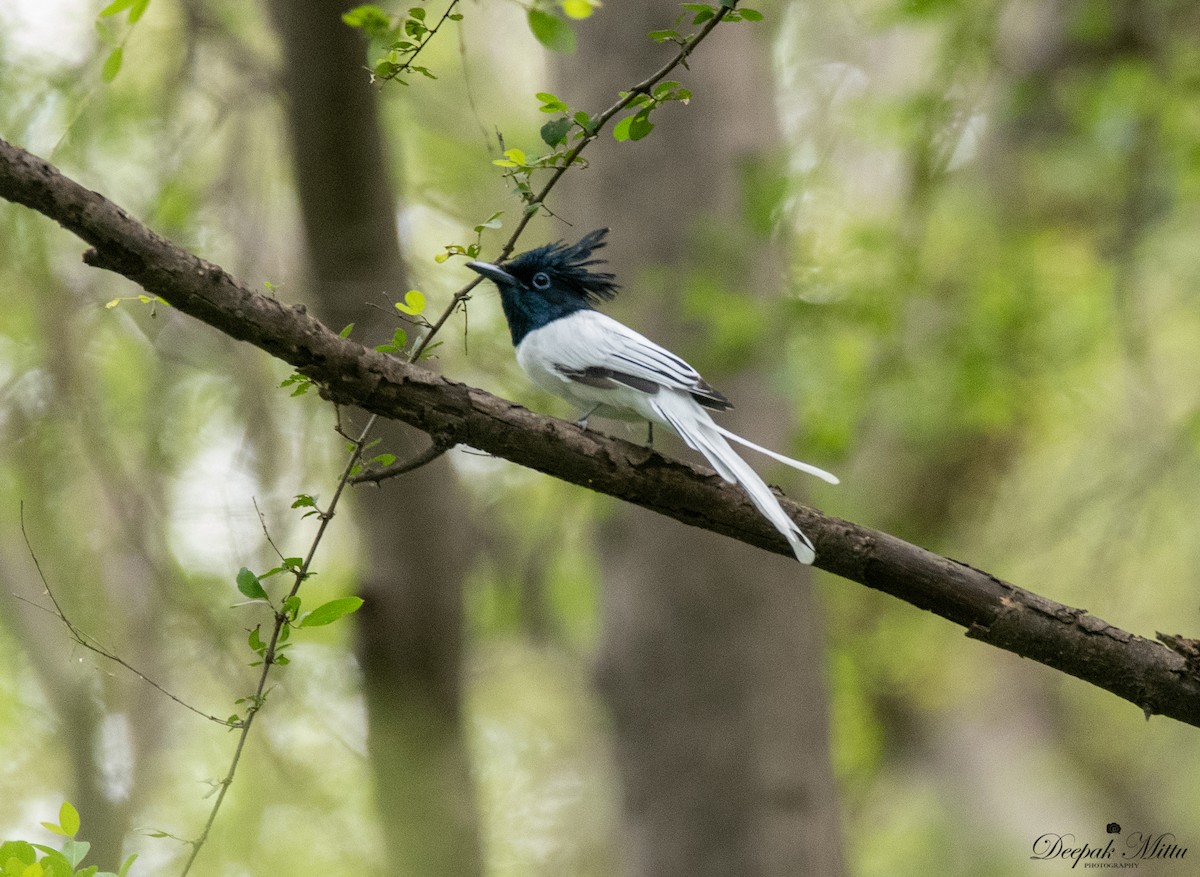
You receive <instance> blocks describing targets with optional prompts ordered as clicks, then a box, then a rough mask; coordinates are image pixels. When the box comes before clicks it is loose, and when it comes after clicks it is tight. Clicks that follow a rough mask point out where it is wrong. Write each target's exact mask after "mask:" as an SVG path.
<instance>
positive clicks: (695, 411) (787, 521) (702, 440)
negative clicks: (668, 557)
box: [651, 391, 837, 563]
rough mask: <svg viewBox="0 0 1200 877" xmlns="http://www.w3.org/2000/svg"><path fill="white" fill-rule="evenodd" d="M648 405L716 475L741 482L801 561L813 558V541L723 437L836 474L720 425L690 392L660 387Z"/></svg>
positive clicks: (807, 469) (813, 471)
mask: <svg viewBox="0 0 1200 877" xmlns="http://www.w3.org/2000/svg"><path fill="white" fill-rule="evenodd" d="M651 406H652V407H653V408H654V409H655V411H657V412H658V413H659V414H660V415H661V416H662V420H663V422H664V423H665V424H666V425H667V426H669V427H671V429H673V430H675V432H677V433H678V434H679V437H680V438H681V439H683V441H684V443H685V444H686V445H687V446H688V447H689V448H691V449H692V450H694V451H699V452H700V453H701V454H703V455H704V457H705V459H707V460H708V462H709V463H711V464H712V467H713V468H714V469H716V470H717V474H718V475H720V476H721V477H722V478H724V479H725V480H726V481H730V482H733V483H735V484H739V485H741V488H742V490H744V491H745V492H746V496H748V497H749V498H750V502H751V503H753V504H754V507H755V508H756V509H758V511H759V512H760V513H761V514H762V516H763V517H764V518H766V519H767V520H768V521H770V522H771V525H772V526H773V527H774V528H775V529H776V530H778V531H779V532H780V533H782V534H783V535H784V537H785V538H786V539H787V540H788V543H789V544H790V545H791V546H792V553H794V554H795V555H796V559H797V560H798V561H800V562H801V563H812V562H813V560H814V559H815V558H816V551H815V550H814V549H813V544H812V542H810V541H809V539H808V537H807V536H805V535H804V533H803V532H802V531H801V530H800V528H799V527H798V526H797V525H796V523H795V521H793V520H792V519H791V518H789V517H788V516H787V513H786V512H784V510H783V507H782V506H781V505H780V504H779V500H778V499H776V498H775V494H774V493H772V492H771V488H770V487H768V486H767V484H766V482H765V481H763V480H762V478H760V477H759V475H758V473H757V472H755V471H754V470H753V469H752V468H750V464H749V463H747V462H746V461H745V460H743V459H742V458H741V457H740V456H738V454H737V452H736V451H735V450H734V449H733V448H731V447H730V446H729V442H727V441H726V440H725V439H726V438H730V439H733V440H734V441H736V442H739V443H741V444H743V445H746V446H747V447H749V448H753V449H754V450H756V451H761V452H762V453H764V454H766V455H767V456H769V457H773V458H774V459H776V460H779V461H780V462H781V463H787V464H788V465H789V466H794V467H795V468H797V469H800V470H801V471H803V472H809V473H810V474H813V475H816V476H817V477H818V478H824V479H825V480H826V481H829V482H831V483H832V484H837V478H835V477H834V476H832V475H830V474H829V473H828V472H826V471H824V470H822V469H818V468H817V467H815V466H809V465H808V464H807V463H801V462H800V461H799V460H793V459H792V458H790V457H785V456H783V455H782V454H777V453H775V452H774V451H769V450H767V449H766V448H763V447H759V446H758V445H756V444H754V443H753V442H750V441H747V440H746V439H744V438H742V437H741V436H738V435H736V434H734V433H732V432H729V431H728V430H726V429H722V428H721V427H720V426H718V425H717V424H716V422H715V421H714V420H713V419H712V418H711V417H710V416H709V414H708V412H707V411H705V410H704V409H703V408H701V407H700V406H699V405H697V404H696V402H695V400H693V399H692V398H691V397H690V396H687V395H685V394H683V393H677V392H662V391H660V392H659V393H657V394H656V395H655V397H654V399H653V401H652V402H651Z"/></svg>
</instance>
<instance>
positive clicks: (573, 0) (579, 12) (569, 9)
mask: <svg viewBox="0 0 1200 877" xmlns="http://www.w3.org/2000/svg"><path fill="white" fill-rule="evenodd" d="M562 10H563V12H564V13H566V16H567V18H590V17H591V15H592V13H593V12H595V11H596V6H595V5H594V4H593V3H591V2H590V0H562Z"/></svg>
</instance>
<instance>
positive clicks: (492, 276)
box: [467, 228, 618, 345]
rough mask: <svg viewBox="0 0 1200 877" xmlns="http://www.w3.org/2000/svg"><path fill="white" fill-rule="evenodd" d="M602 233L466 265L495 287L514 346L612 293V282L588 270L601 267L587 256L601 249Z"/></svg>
mask: <svg viewBox="0 0 1200 877" xmlns="http://www.w3.org/2000/svg"><path fill="white" fill-rule="evenodd" d="M607 234H608V229H607V228H600V229H597V230H596V231H593V232H591V233H589V234H587V235H585V236H584V237H583V239H582V240H580V241H579V242H578V243H576V244H570V245H568V244H564V243H563V242H562V241H558V242H556V243H553V244H546V245H545V246H543V247H538V248H537V249H536V250H529V251H528V252H525V253H521V254H520V255H519V256H514V257H513V258H511V259H509V260H508V261H507V262H504V263H503V264H500V265H493V264H491V263H489V262H468V263H467V267H468V268H470V269H471V270H472V271H477V272H479V273H480V274H482V275H483V276H484V277H486V278H488V279H489V280H491V281H492V282H494V283H495V284H496V288H497V289H499V290H500V303H501V305H502V306H503V307H504V316H505V317H506V318H507V319H508V328H509V330H510V331H511V332H512V339H513V344H514V345H516V344H520V343H521V340H522V339H523V338H524V337H525V336H526V335H527V334H529V333H530V332H532V331H533V330H534V329H540V328H541V327H542V326H544V325H546V324H547V323H551V322H553V321H554V320H557V319H559V318H560V317H565V316H567V315H568V314H572V313H574V312H575V311H580V310H585V309H589V308H591V307H592V306H593V305H595V304H598V303H599V302H602V301H608V300H609V299H611V298H613V297H614V296H615V295H616V294H617V290H618V286H617V284H616V278H615V277H613V275H612V274H609V273H607V272H603V271H591V270H589V269H590V268H591V267H592V266H593V265H602V264H604V260H603V259H593V258H592V253H593V252H595V251H596V250H598V249H600V248H601V247H603V246H604V243H605V241H604V236H605V235H607Z"/></svg>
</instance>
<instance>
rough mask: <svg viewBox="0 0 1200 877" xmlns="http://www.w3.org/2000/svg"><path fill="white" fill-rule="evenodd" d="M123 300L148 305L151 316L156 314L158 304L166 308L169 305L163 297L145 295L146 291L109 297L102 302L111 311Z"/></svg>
mask: <svg viewBox="0 0 1200 877" xmlns="http://www.w3.org/2000/svg"><path fill="white" fill-rule="evenodd" d="M123 301H136V302H140V303H141V304H144V305H150V316H151V317H157V316H158V306H159V305H162V306H163V307H168V308H169V307H170V306H171V303H170V302H169V301H167V300H166V299H165V298H159V297H158V296H157V295H147V294H146V293H144V292H142V293H139V294H137V295H122V296H119V297H117V298H110V299H109V300H108V301H106V302H105V303H104V307H105V308H107V309H108V310H110V311H111V310H112V309H113V308H115V307H117V306H119V305H120V304H121V302H123Z"/></svg>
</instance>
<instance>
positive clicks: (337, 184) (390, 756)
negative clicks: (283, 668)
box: [271, 0, 482, 877]
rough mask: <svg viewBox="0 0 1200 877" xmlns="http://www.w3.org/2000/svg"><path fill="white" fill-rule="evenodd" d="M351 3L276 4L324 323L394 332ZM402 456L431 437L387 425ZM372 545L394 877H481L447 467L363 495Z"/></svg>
mask: <svg viewBox="0 0 1200 877" xmlns="http://www.w3.org/2000/svg"><path fill="white" fill-rule="evenodd" d="M353 5H354V4H353V3H348V2H345V0H303V2H288V0H272V4H271V8H272V12H273V13H274V17H275V22H276V26H277V27H278V29H279V31H280V34H281V35H282V38H283V41H284V44H285V69H284V84H285V87H286V89H287V94H288V97H289V99H290V104H289V117H288V118H289V124H290V129H291V137H292V148H293V153H294V160H295V164H296V182H297V187H298V191H299V195H300V203H301V208H302V211H303V221H304V227H305V232H306V236H307V241H308V252H309V260H310V268H311V271H312V288H313V290H314V292H315V294H316V297H317V301H318V303H319V308H320V311H321V316H322V318H323V319H324V320H325V321H327V322H328V323H329V324H330V325H332V326H334V327H337V328H341V327H342V326H343V325H345V324H347V323H350V322H355V323H356V327H357V328H356V330H355V331H356V335H357V336H359V337H368V338H369V337H375V336H379V337H391V334H392V330H393V329H394V326H393V325H392V324H390V323H384V322H383V321H382V320H381V319H380V318H379V317H372V314H374V313H376V312H375V311H374V309H372V308H371V307H370V306H369V305H368V302H375V303H379V302H381V301H382V300H383V299H382V296H383V295H385V294H386V295H387V296H389V297H393V298H400V297H402V296H403V294H404V291H405V290H406V289H407V288H408V287H407V284H406V282H405V269H404V264H403V261H402V259H401V254H400V249H399V243H398V239H397V227H396V219H395V212H396V207H395V203H394V195H393V192H392V190H391V187H390V185H389V182H388V181H389V177H390V173H389V168H388V164H387V160H386V155H385V149H384V143H383V134H382V132H381V129H380V124H379V117H378V110H377V106H376V93H375V91H374V90H373V89H372V88H371V87H369V85H368V82H367V76H366V73H365V71H364V69H363V68H364V65H365V63H366V55H365V48H364V43H363V41H362V40H361V39H360V37H359V35H358V34H357V33H356V32H354V31H352V30H350V29H349V28H347V27H346V26H344V25H343V24H342V22H341V13H342V12H343V11H345V10H346V9H347V8H349V7H351V6H353ZM377 434H378V435H381V436H382V437H383V439H384V441H383V444H382V446H381V447H382V448H386V449H387V450H389V451H391V452H393V453H395V454H396V455H397V456H398V457H399V458H400V459H405V458H406V457H407V456H411V455H414V454H415V453H417V452H418V451H419V450H421V449H422V448H423V447H424V442H425V441H427V440H425V439H423V438H422V437H419V436H418V435H417V434H415V433H413V432H412V431H411V430H406V429H402V428H400V427H398V426H397V425H396V424H390V423H387V422H386V421H381V423H380V428H379V429H378V430H377ZM355 500H356V502H357V508H358V511H359V515H358V519H359V520H358V525H359V527H360V529H361V532H362V538H363V540H364V542H365V543H366V556H365V559H364V561H363V567H362V571H361V576H362V584H361V589H360V592H361V594H362V595H363V596H364V597H365V598H366V599H367V604H366V606H365V607H364V609H363V611H362V612H360V613H359V614H358V615H357V616H356V617H357V618H358V621H359V630H360V650H359V653H360V658H361V662H362V669H363V674H364V681H365V686H366V693H367V706H368V711H369V735H370V752H371V759H372V766H373V769H374V772H375V779H376V784H377V787H378V788H377V796H378V801H379V806H380V810H381V816H382V821H383V824H384V826H385V831H384V836H385V837H386V838H387V842H388V844H389V847H388V850H387V853H388V856H389V864H388V868H387V870H388V873H391V874H414V875H422V877H429V875H435V877H436V875H442V874H445V875H454V877H461V875H468V877H469V875H471V874H477V873H479V872H480V870H481V867H482V866H481V862H480V851H479V829H478V826H477V816H476V810H475V806H474V795H473V790H472V785H471V779H470V773H469V765H468V753H467V748H466V742H465V738H464V731H463V726H462V722H461V708H460V699H461V678H460V665H461V660H460V659H461V651H462V606H461V585H462V581H463V577H464V575H465V573H466V571H467V570H468V569H470V567H471V564H472V562H473V558H474V552H473V550H472V548H471V546H472V545H473V544H475V542H476V540H473V539H472V538H471V533H470V524H469V523H468V521H467V520H466V519H465V515H464V514H463V511H462V510H463V509H464V508H465V506H466V503H465V501H464V499H463V498H462V496H461V495H460V493H459V491H458V490H457V489H456V486H455V481H454V477H453V475H452V473H451V472H450V470H449V466H448V464H447V463H446V461H445V460H441V461H438V462H435V463H433V464H431V465H429V466H426V467H424V468H422V469H419V470H417V471H415V472H412V473H410V474H408V475H405V476H404V477H403V479H402V481H400V482H396V483H393V484H391V485H388V486H385V487H384V488H383V489H373V488H360V489H358V490H357V491H356V493H355Z"/></svg>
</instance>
